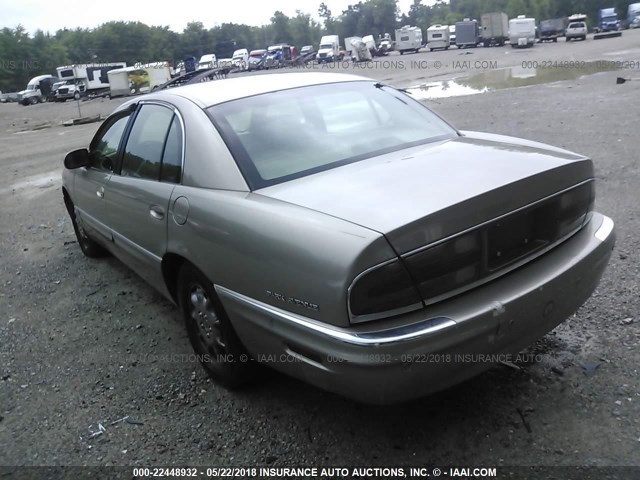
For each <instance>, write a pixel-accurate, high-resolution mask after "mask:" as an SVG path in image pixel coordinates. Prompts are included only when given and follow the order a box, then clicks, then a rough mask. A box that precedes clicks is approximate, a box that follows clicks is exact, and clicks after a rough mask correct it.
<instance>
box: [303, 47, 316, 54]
mask: <svg viewBox="0 0 640 480" xmlns="http://www.w3.org/2000/svg"><path fill="white" fill-rule="evenodd" d="M313 51H314V50H313V45H305V46H304V47H302V48H301V49H300V55H308V54H310V53H311V52H313Z"/></svg>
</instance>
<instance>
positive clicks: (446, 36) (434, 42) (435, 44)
mask: <svg viewBox="0 0 640 480" xmlns="http://www.w3.org/2000/svg"><path fill="white" fill-rule="evenodd" d="M450 35H451V32H450V30H449V25H431V26H430V27H429V28H427V48H428V49H429V50H430V51H431V52H433V51H434V50H436V49H442V50H449V46H450V45H451V42H450Z"/></svg>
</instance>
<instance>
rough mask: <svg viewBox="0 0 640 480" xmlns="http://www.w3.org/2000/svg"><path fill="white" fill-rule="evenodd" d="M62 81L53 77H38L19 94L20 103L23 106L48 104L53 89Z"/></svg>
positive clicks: (30, 81)
mask: <svg viewBox="0 0 640 480" xmlns="http://www.w3.org/2000/svg"><path fill="white" fill-rule="evenodd" d="M59 81H60V79H59V78H57V77H54V76H53V75H38V76H37V77H33V78H32V79H31V80H29V83H27V88H25V89H24V90H22V91H20V92H18V103H20V104H21V105H24V106H27V105H34V104H36V103H42V102H46V101H47V98H48V96H49V93H50V92H51V87H52V86H53V84H54V83H56V82H59Z"/></svg>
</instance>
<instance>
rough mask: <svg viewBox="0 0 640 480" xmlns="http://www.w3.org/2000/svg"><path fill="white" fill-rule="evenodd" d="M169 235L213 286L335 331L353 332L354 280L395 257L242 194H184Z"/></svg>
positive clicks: (340, 229) (283, 206) (343, 227)
mask: <svg viewBox="0 0 640 480" xmlns="http://www.w3.org/2000/svg"><path fill="white" fill-rule="evenodd" d="M180 197H182V198H181V199H180V201H179V202H178V204H182V205H180V206H179V210H180V211H179V212H177V213H178V214H176V202H177V199H178V198H180ZM185 203H188V205H189V207H188V216H187V220H186V222H184V224H183V225H181V224H180V221H182V220H181V218H180V217H181V216H182V217H184V212H185V208H184V205H185ZM168 231H169V245H168V250H169V251H170V252H172V253H175V254H178V255H180V256H182V257H184V258H186V259H187V260H189V261H190V262H191V263H193V264H194V265H197V266H198V268H200V269H201V270H202V271H203V272H204V273H205V274H206V275H207V277H208V278H209V279H210V280H211V281H212V282H214V283H216V284H219V285H222V286H225V287H227V288H230V289H232V290H235V291H238V292H241V293H243V294H245V295H248V296H251V297H253V298H257V299H260V300H261V301H263V302H265V303H269V304H272V305H280V306H281V307H282V308H285V309H287V310H290V311H292V312H297V313H300V314H304V315H306V316H309V317H311V318H314V319H317V320H321V321H324V322H327V323H329V324H334V325H343V326H348V325H349V318H348V312H347V288H348V287H349V282H350V281H351V279H353V277H354V276H355V275H357V274H358V273H360V272H362V271H363V270H365V269H367V268H369V267H370V266H372V265H376V264H378V263H381V262H384V261H386V260H389V259H391V258H394V257H395V254H394V252H393V250H392V249H391V247H390V246H389V244H388V243H387V241H386V239H385V238H384V237H383V236H382V235H380V234H378V233H376V232H373V231H371V230H368V229H365V228H362V227H359V226H357V225H353V224H351V223H348V222H345V221H343V220H339V219H336V218H333V217H330V216H327V215H323V214H320V213H317V212H313V211H310V210H307V209H304V208H301V207H298V206H295V205H291V204H287V203H285V202H281V201H278V200H273V199H269V198H266V197H263V196H261V195H256V194H247V193H241V192H229V191H216V190H205V189H195V188H190V187H185V186H176V188H175V190H174V192H173V197H172V200H171V208H170V218H169V222H168ZM268 292H270V293H268ZM315 306H317V307H315Z"/></svg>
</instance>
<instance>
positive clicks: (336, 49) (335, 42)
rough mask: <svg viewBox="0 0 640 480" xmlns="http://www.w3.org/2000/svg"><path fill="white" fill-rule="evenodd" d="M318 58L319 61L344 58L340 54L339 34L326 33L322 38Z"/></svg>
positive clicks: (334, 60) (332, 60)
mask: <svg viewBox="0 0 640 480" xmlns="http://www.w3.org/2000/svg"><path fill="white" fill-rule="evenodd" d="M316 60H317V62H318V63H323V62H325V63H326V62H337V61H339V60H342V57H341V55H340V37H339V36H338V35H325V36H323V37H322V38H321V39H320V48H319V49H318V54H317V55H316Z"/></svg>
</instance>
